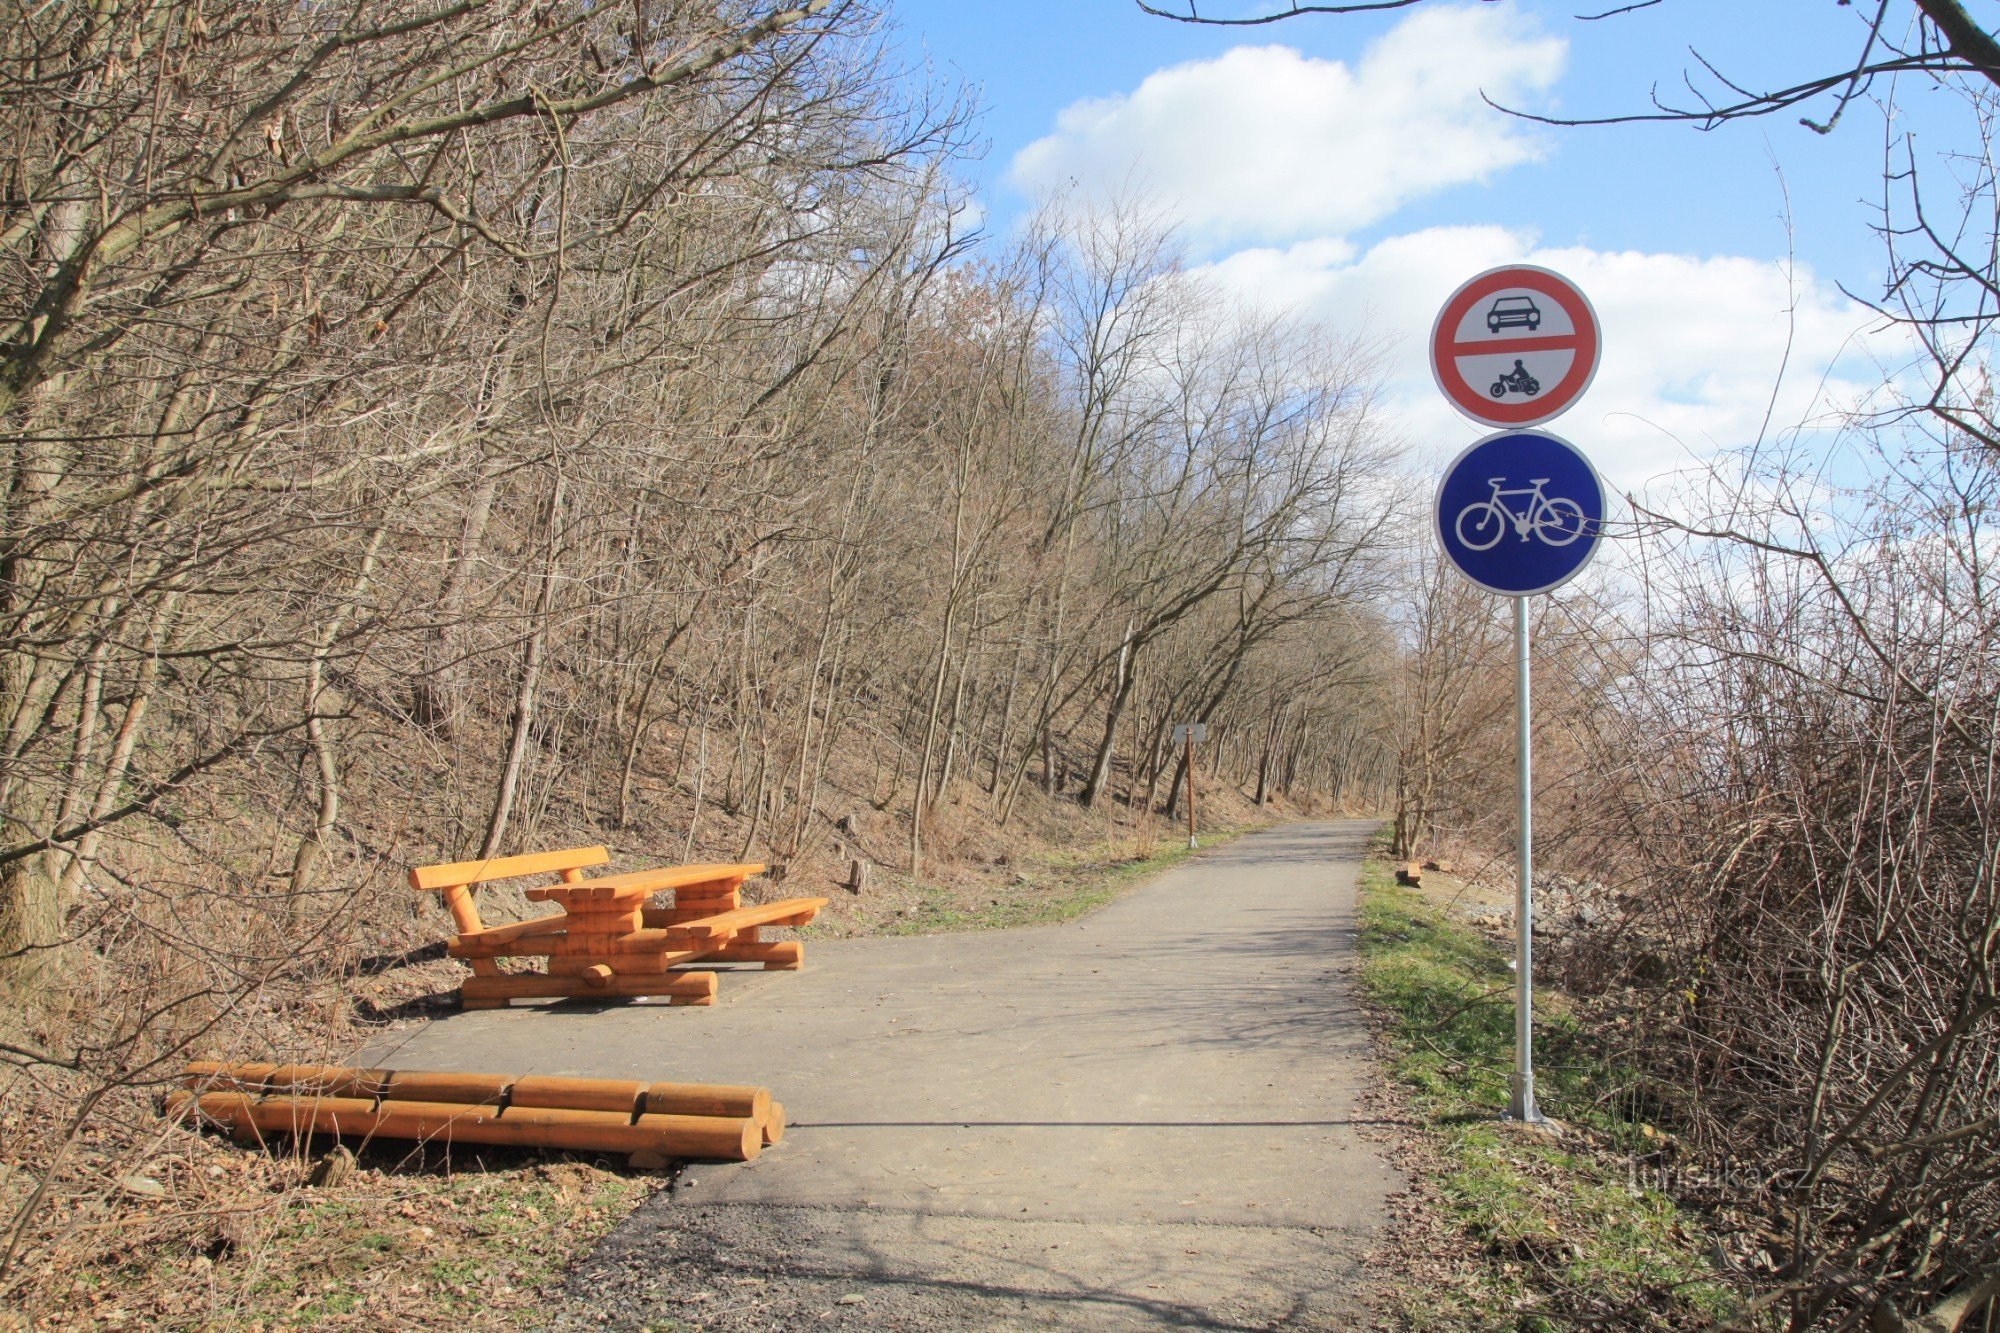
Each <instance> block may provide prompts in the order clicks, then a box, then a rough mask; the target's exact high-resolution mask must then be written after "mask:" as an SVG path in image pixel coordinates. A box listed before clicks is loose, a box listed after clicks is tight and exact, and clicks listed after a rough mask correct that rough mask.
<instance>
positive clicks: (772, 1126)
mask: <svg viewBox="0 0 2000 1333" xmlns="http://www.w3.org/2000/svg"><path fill="white" fill-rule="evenodd" d="M763 1124H764V1146H765V1147H766V1148H768V1147H770V1146H771V1145H773V1144H775V1143H776V1142H778V1140H780V1139H782V1138H784V1137H785V1104H784V1103H783V1102H772V1103H771V1113H770V1114H769V1115H767V1116H765V1117H764V1121H763Z"/></svg>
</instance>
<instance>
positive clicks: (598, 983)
mask: <svg viewBox="0 0 2000 1333" xmlns="http://www.w3.org/2000/svg"><path fill="white" fill-rule="evenodd" d="M577 975H578V976H580V977H582V978H583V984H584V985H586V986H589V987H591V988H593V989H595V990H603V989H604V988H605V987H606V986H609V985H610V984H611V968H610V967H609V966H608V965H606V964H604V963H592V964H591V965H590V966H589V967H586V968H584V969H583V971H581V972H579V973H577Z"/></svg>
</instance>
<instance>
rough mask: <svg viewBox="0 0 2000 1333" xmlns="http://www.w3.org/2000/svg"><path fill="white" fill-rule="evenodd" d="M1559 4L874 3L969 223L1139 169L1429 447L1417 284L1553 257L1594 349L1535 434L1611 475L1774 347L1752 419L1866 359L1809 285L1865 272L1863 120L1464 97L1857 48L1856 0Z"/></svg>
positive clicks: (1701, 418)
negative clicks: (1370, 366)
mask: <svg viewBox="0 0 2000 1333" xmlns="http://www.w3.org/2000/svg"><path fill="white" fill-rule="evenodd" d="M1227 3H1229V0H1209V4H1208V5H1207V6H1205V8H1207V9H1209V10H1211V11H1212V12H1226V11H1223V10H1221V9H1220V8H1219V7H1220V6H1222V5H1225V4H1227ZM1241 8H1242V9H1244V10H1247V9H1249V8H1250V6H1249V5H1248V4H1247V3H1246V4H1244V5H1242V6H1241ZM1584 8H1586V6H1584V5H1582V4H1581V3H1580V2H1579V0H1570V3H1566V4H1551V3H1543V2H1542V0H1499V2H1498V3H1481V2H1479V0H1459V3H1437V2H1435V0H1434V2H1433V3H1429V4H1424V5H1420V6H1416V7H1414V8H1411V9H1406V10H1401V11H1390V12H1387V13H1383V14H1375V15H1356V16H1343V17H1314V16H1306V17H1301V18H1295V19H1291V20H1288V21H1286V22H1282V23H1277V24H1270V25H1264V26H1261V27H1252V28H1207V27H1192V26H1188V25H1183V24H1176V23H1171V22H1168V21H1165V20H1162V19H1157V18H1151V17H1148V16H1146V15H1144V14H1142V13H1141V12H1140V11H1139V10H1138V8H1137V7H1136V6H1135V5H1133V4H1131V3H1130V0H1070V2H1069V3H1056V2H1055V0H1006V2H1005V3H969V2H968V0H897V2H896V3H895V4H894V8H893V11H892V12H893V14H894V17H895V22H896V24H897V26H898V28H899V33H900V35H899V38H898V41H899V45H900V46H901V48H902V51H903V54H904V55H905V57H906V58H907V59H910V60H913V61H917V60H928V61H929V62H930V63H931V64H932V65H933V67H934V68H935V70H936V72H937V73H938V74H940V75H943V76H945V77H955V78H958V79H960V80H962V81H964V82H965V83H967V84H968V85H971V86H972V87H974V88H975V89H976V90H977V92H978V96H979V100H980V104H981V106H982V118H981V122H980V129H981V132H982V134H983V135H984V137H985V138H986V139H987V140H988V141H989V142H990V150H989V151H988V153H987V154H986V156H985V157H984V158H983V159H982V160H981V161H979V162H977V163H975V164H972V165H971V166H970V167H969V168H968V173H969V175H970V176H971V179H972V181H973V183H974V184H975V186H976V188H977V191H978V196H979V200H980V203H981V205H982V207H983V208H984V209H985V210H986V213H987V216H988V225H989V228H990V229H991V230H992V232H993V233H994V234H995V236H996V237H1004V236H1005V235H1006V234H1007V233H1008V231H1009V229H1010V227H1011V226H1012V225H1013V224H1014V223H1015V221H1016V220H1017V219H1018V217H1019V216H1020V215H1021V214H1022V213H1023V212H1024V211H1025V210H1026V209H1027V208H1028V207H1029V206H1030V204H1031V202H1032V196H1033V195H1034V194H1035V193H1036V192H1037V191H1039V190H1046V189H1049V188H1052V187H1055V188H1060V187H1063V186H1065V185H1068V184H1069V183H1071V182H1074V186H1073V188H1076V189H1078V190H1081V191H1083V192H1084V193H1085V194H1086V195H1088V194H1090V193H1091V192H1092V191H1093V190H1097V189H1100V188H1104V187H1108V186H1112V185H1116V184H1117V182H1118V180H1120V179H1132V178H1134V177H1136V178H1139V179H1142V180H1143V181H1145V182H1146V183H1147V185H1148V186H1149V187H1151V188H1153V189H1155V190H1156V192H1157V193H1158V195H1159V197H1160V198H1161V200H1162V206H1163V207H1164V208H1166V209H1167V211H1169V212H1170V213H1173V214H1175V215H1176V216H1178V217H1179V218H1180V219H1182V220H1183V222H1184V224H1185V235H1186V238H1187V240H1188V242H1189V246H1190V250H1191V256H1192V258H1194V259H1195V260H1196V261H1198V262H1202V263H1205V264H1207V265H1209V266H1211V267H1212V268H1213V270H1214V272H1215V273H1216V275H1217V276H1218V278H1219V279H1220V280H1222V281H1224V282H1225V283H1226V284H1227V285H1229V286H1231V287H1232V288H1233V289H1234V290H1235V291H1236V292H1237V293H1238V294H1239V295H1240V296H1241V297H1242V298H1243V299H1244V300H1246V301H1249V302H1252V303H1257V304H1284V305H1287V306H1290V307H1294V308H1298V309H1299V310H1300V311H1301V313H1303V314H1305V315H1307V316H1309V317H1312V318H1316V319H1319V320H1322V321H1324V322H1325V323H1327V324H1328V325H1330V326H1334V327H1336V328H1339V329H1342V330H1344V331H1348V332H1354V331H1366V332H1371V333H1376V334H1379V335H1380V336H1381V337H1383V338H1384V339H1386V340H1387V341H1388V342H1389V343H1390V344H1391V345H1392V351H1391V353H1390V355H1389V356H1388V359H1387V366H1386V370H1385V375H1386V378H1387V381H1388V386H1389V400H1390V406H1391V409H1392V410H1393V411H1394V412H1395V413H1396V414H1397V418H1398V426H1399V429H1400V430H1401V431H1402V432H1403V433H1404V435H1405V436H1406V438H1407V439H1408V441H1409V443H1410V445H1411V448H1412V451H1413V452H1415V453H1419V454H1425V455H1428V454H1432V453H1435V454H1437V455H1440V456H1448V455H1449V453H1451V452H1455V451H1456V449H1457V448H1458V447H1460V446H1462V445H1463V444H1464V443H1465V442H1466V441H1467V440H1469V439H1471V438H1473V436H1474V435H1475V434H1476V433H1477V431H1476V428H1474V427H1472V426H1470V425H1469V424H1466V423H1463V422H1462V421H1461V420H1460V419H1459V418H1457V417H1456V416H1455V415H1453V414H1452V413H1450V412H1449V411H1448V410H1446V409H1444V408H1443V406H1442V404H1441V402H1439V401H1438V400H1437V395H1436V393H1435V390H1434V389H1431V388H1430V387H1429V385H1428V376H1427V374H1425V373H1423V365H1422V355H1421V347H1420V344H1421V332H1422V330H1423V328H1426V327H1427V326H1428V321H1429V319H1430V317H1431V315H1432V314H1434V312H1435V310H1436V308H1437V306H1438V304H1439V302H1440V301H1441V299H1442V297H1443V296H1444V295H1445V294H1446V293H1447V292H1448V291H1449V290H1450V289H1451V288H1452V287H1453V286H1455V285H1456V284H1457V282H1458V281H1459V280H1461V279H1463V278H1465V277H1469V276H1471V274H1472V273H1473V272H1475V271H1477V270H1478V269H1480V268H1484V267H1488V266H1490V264H1493V263H1500V262H1509V261H1515V260H1528V261H1531V262H1537V263H1543V264H1546V265H1547V266H1549V267H1552V268H1556V269H1558V270H1559V271H1563V272H1566V273H1568V274H1569V275H1570V276H1572V277H1573V278H1575V279H1576V280H1577V281H1578V282H1580V283H1581V284H1582V285H1583V286H1584V289H1585V290H1586V291H1587V292H1588V293H1589V294H1590V295H1591V297H1592V299H1593V301H1594V302H1595V303H1596V304H1597V306H1598V309H1599V311H1600V314H1602V315H1603V317H1604V322H1605V325H1606V334H1607V338H1606V347H1605V369H1604V372H1602V373H1601V374H1600V376H1599V380H1598V382H1597V384H1596V385H1595V386H1593V388H1592V390H1591V393H1590V395H1589V396H1587V397H1586V399H1585V400H1584V402H1583V403H1582V404H1580V405H1579V407H1578V408H1577V409H1575V410H1574V411H1573V412H1572V413H1570V414H1569V415H1568V416H1566V417H1565V418H1563V420H1562V421H1561V422H1559V423H1557V424H1556V427H1555V428H1556V429H1558V430H1562V431H1563V432H1564V433H1566V434H1570V435H1571V436H1572V438H1575V439H1577V441H1578V442H1579V443H1580V444H1584V445H1585V446H1586V447H1588V448H1592V449H1593V452H1594V453H1597V454H1599V456H1600V461H1601V463H1602V464H1603V465H1604V467H1605V470H1606V472H1607V475H1608V476H1609V477H1611V478H1612V479H1613V480H1614V482H1616V483H1618V484H1621V485H1632V484H1637V483H1639V482H1642V481H1644V480H1645V479H1646V478H1648V477H1653V476H1657V475H1659V474H1660V473H1662V472H1667V471H1671V470H1674V469H1675V468H1678V467H1682V466H1685V465H1686V464H1688V463H1689V462H1691V461H1698V460H1700V459H1702V458H1704V457H1708V456H1710V455H1712V454H1713V453H1714V452H1715V451H1716V450H1718V449H1721V448H1725V447H1728V446H1730V445H1735V444H1741V443H1744V442H1746V441H1747V439H1749V438H1751V437H1754V436H1755V435H1756V434H1757V432H1758V430H1759V429H1760V428H1761V426H1762V422H1763V420H1764V416H1765V413H1766V411H1767V409H1768V408H1770V406H1771V399H1772V392H1773V385H1774V383H1776V382H1777V380H1778V376H1779V367H1780V365H1781V364H1783V363H1785V362H1786V360H1787V355H1786V354H1787V350H1788V349H1789V352H1790V369H1789V371H1788V372H1787V374H1786V377H1785V381H1784V388H1783V389H1782V390H1780V392H1779V394H1778V401H1777V404H1776V407H1777V415H1776V420H1777V423H1778V425H1779V426H1781V427H1784V426H1793V425H1797V424H1799V423H1802V422H1811V421H1819V422H1824V421H1825V420H1827V419H1828V413H1829V409H1830V408H1831V407H1833V406H1837V405H1838V404H1840V403H1843V402H1846V401H1849V400H1851V399H1852V398H1853V397H1855V396H1857V395H1859V394H1861V393H1863V392H1865V390H1866V388H1867V386H1868V384H1869V382H1870V380H1871V379H1879V373H1878V372H1877V371H1876V368H1875V364H1874V362H1873V361H1871V359H1870V357H1871V355H1872V356H1873V357H1875V358H1880V357H1882V356H1884V355H1885V352H1884V350H1883V347H1882V345H1881V340H1880V339H1879V338H1876V339H1874V340H1873V342H1872V343H1871V341H1870V340H1869V339H1867V338H1863V339H1861V340H1859V341H1857V340H1856V337H1855V334H1856V330H1858V329H1860V328H1862V327H1863V325H1864V324H1866V323H1867V320H1866V317H1865V312H1862V311H1860V310H1859V309H1858V308H1856V307H1853V306H1851V305H1850V304H1848V303H1847V302H1846V301H1845V300H1844V299H1843V298H1842V297H1841V296H1840V295H1839V293H1838V291H1837V290H1836V286H1835V284H1837V283H1844V284H1845V285H1847V286H1848V287H1849V288H1850V289H1852V290H1855V291H1859V292H1863V293H1869V292H1872V291H1874V290H1875V289H1876V288H1877V287H1878V286H1879V283H1880V273H1881V268H1882V263H1881V254H1880V249H1879V246H1878V244H1877V242H1876V240H1875V238H1874V237H1873V235H1872V234H1871V233H1870V231H1869V224H1870V222H1871V221H1872V218H1873V214H1872V212H1871V209H1870V205H1871V204H1872V203H1873V202H1874V200H1875V199H1877V198H1878V197H1879V194H1880V189H1881V184H1880V167H1881V163H1882V157H1883V140H1884V133H1883V125H1882V119H1881V116H1880V115H1879V113H1877V112H1876V111H1875V110H1874V109H1873V108H1872V107H1868V106H1856V107H1855V108H1853V109H1851V110H1850V111H1849V113H1848V117H1847V119H1846V120H1845V121H1844V122H1843V124H1842V125H1841V126H1840V127H1839V128H1838V129H1837V130H1836V132H1835V133H1834V134H1832V135H1829V136H1821V135H1818V134H1815V133H1813V132H1812V131H1810V130H1808V129H1806V128H1804V127H1803V126H1801V125H1799V124H1798V118H1797V115H1796V114H1779V115H1775V116H1771V117H1767V118H1762V119H1757V120H1751V121H1743V122H1737V123H1734V124H1730V125H1726V126H1724V127H1722V128H1721V129H1719V130H1716V131H1714V132H1711V133H1702V132H1699V131H1697V130H1695V129H1693V128H1691V127H1688V126H1685V125H1627V126H1616V127H1593V128H1577V129H1560V128H1541V127H1536V126H1531V125H1527V124H1524V123H1522V122H1519V121H1514V120H1509V119H1507V118H1504V117H1501V116H1498V115H1497V114H1495V113H1493V112H1491V111H1490V110H1488V109H1487V108H1485V107H1484V106H1483V105H1481V104H1480V103H1479V102H1478V93H1479V91H1480V90H1484V91H1487V92H1489V93H1494V94H1497V95H1498V96H1499V97H1500V98H1501V99H1502V100H1504V101H1506V102H1508V103H1509V104H1511V105H1519V106H1521V107H1523V108H1524V109H1527V110H1532V111H1537V112H1542V113H1548V114H1557V115H1577V116H1582V115H1590V114H1606V113H1619V112H1625V111H1634V110H1641V109H1643V108H1644V107H1645V105H1646V101H1647V96H1648V91H1649V89H1650V88H1651V86H1652V85H1654V84H1655V83H1657V84H1658V85H1660V87H1661V88H1662V90H1663V91H1664V92H1672V91H1674V90H1676V89H1677V87H1678V83H1679V80H1680V79H1681V76H1682V73H1683V71H1684V70H1687V69H1690V68H1692V67H1693V66H1694V61H1693V58H1692V57H1691V56H1690V55H1689V54H1688V48H1689V46H1690V45H1692V46H1694V47H1696V48H1697V49H1699V51H1700V52H1701V54H1702V55H1704V56H1706V57H1708V58H1709V59H1710V60H1711V61H1713V62H1714V63H1715V64H1716V65H1717V66H1718V67H1719V68H1720V69H1721V70H1722V71H1723V72H1724V73H1726V74H1728V75H1730V76H1732V77H1735V78H1737V79H1739V80H1740V81H1742V82H1744V83H1747V84H1751V85H1757V86H1773V85H1781V84H1784V83H1788V82H1791V81H1793V80H1795V79H1797V78H1802V77H1805V76H1807V75H1811V74H1816V73H1820V72H1823V71H1826V70H1829V69H1834V68H1839V67H1841V65H1842V62H1852V61H1853V59H1854V58H1855V56H1856V54H1857V53H1858V50H1859V41H1860V32H1861V30H1860V24H1859V22H1858V20H1857V18H1856V15H1855V10H1854V9H1853V8H1852V7H1843V6H1839V5H1836V4H1835V3H1833V0H1754V3H1746V2H1745V0H1733V2H1725V0H1670V3H1667V4H1662V5H1657V6H1654V7H1652V8H1649V9H1645V10H1641V11H1638V12H1635V13H1632V14H1629V15H1625V16H1622V17H1619V18H1615V19H1609V20H1605V21H1602V22H1597V23H1578V22H1575V21H1574V20H1573V18H1572V15H1573V14H1574V13H1576V12H1578V11H1579V10H1580V9H1584ZM1910 94H1911V95H1910V96H1909V99H1908V100H1909V101H1910V102H1911V111H1910V112H1907V113H1906V115H1905V119H1904V121H1903V122H1902V123H1903V125H1904V126H1905V127H1911V126H1914V127H1916V128H1918V129H1920V130H1923V131H1925V132H1926V142H1935V139H1936V134H1935V133H1931V131H1937V130H1939V129H1940V128H1941V127H1942V126H1943V125H1949V124H1951V123H1952V118H1955V117H1956V115H1957V112H1956V109H1955V108H1951V109H1950V110H1951V111H1952V117H1951V118H1948V117H1944V116H1940V117H1939V118H1938V119H1939V121H1940V125H1939V126H1926V125H1923V124H1922V118H1923V116H1924V115H1926V114H1927V113H1928V112H1929V107H1930V105H1931V104H1933V103H1935V102H1936V101H1937V100H1938V99H1937V95H1935V94H1931V93H1928V92H1923V93H1919V92H1916V91H1915V90H1910ZM1926 99H1929V101H1927V100H1926ZM1829 109H1830V105H1827V106H1822V107H1820V108H1817V109H1816V110H1817V114H1819V115H1822V116H1823V115H1824V114H1825V113H1826V111H1827V110H1829ZM1941 109H1944V108H1941ZM1787 196H1789V200H1788V198H1787ZM1788 208H1789V215H1790V221H1791V230H1792V235H1791V237H1790V239H1789V241H1788V237H1787V225H1786V215H1787V209H1788ZM1788 244H1789V245H1790V246H1792V247H1794V248H1795V251H1796V256H1797V264H1796V265H1795V266H1790V267H1788V266H1787V265H1786V263H1785V262H1784V261H1785V258H1786V254H1787V248H1788Z"/></svg>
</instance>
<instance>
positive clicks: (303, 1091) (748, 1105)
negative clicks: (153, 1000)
mask: <svg viewBox="0 0 2000 1333" xmlns="http://www.w3.org/2000/svg"><path fill="white" fill-rule="evenodd" d="M181 1082H182V1083H183V1085H185V1087H186V1088H187V1091H184V1092H174V1093H171V1094H169V1095H168V1098H167V1108H166V1109H167V1114H168V1115H169V1116H172V1117H174V1118H176V1119H180V1118H190V1119H194V1120H198V1121H201V1122H204V1123H207V1124H211V1125H216V1126H219V1127H221V1128H224V1129H227V1130H229V1131H230V1132H231V1133H232V1134H234V1135H235V1136H236V1137H237V1138H238V1139H239V1140H243V1141H246V1142H261V1141H262V1139H263V1137H264V1136H265V1135H266V1134H291V1135H297V1136H301V1137H303V1136H305V1135H309V1134H326V1135H330V1136H333V1137H337V1138H345V1139H362V1140H367V1139H373V1138H393V1139H415V1140H417V1141H418V1142H420V1143H444V1144H458V1143H491V1144H506V1145H509V1146H514V1147H540V1148H564V1149H569V1150H571V1151H576V1152H596V1153H618V1154H623V1155H626V1156H628V1157H629V1158H630V1159H631V1164H632V1165H633V1166H635V1167H641V1168H647V1169H657V1168H659V1167H662V1166H665V1165H667V1164H668V1163H669V1162H671V1161H674V1160H682V1159H689V1158H700V1159H708V1160H721V1161H727V1162H747V1161H751V1160H753V1159H754V1158H755V1157H756V1156H757V1154H758V1153H759V1152H761V1151H763V1149H764V1148H765V1147H766V1146H767V1145H769V1144H774V1143H776V1142H778V1140H779V1139H781V1138H782V1137H784V1133H785V1108H784V1107H783V1106H782V1105H780V1104H779V1103H777V1102H774V1101H772V1100H771V1094H770V1092H769V1091H767V1090H766V1089H764V1088H755V1087H732V1086H725V1085H719V1084H706V1083H644V1082H640V1081H638V1080H633V1079H602V1078H555V1077H550V1076H546V1075H541V1074H521V1075H515V1074H458V1073H446V1072H441V1071H437V1070H423V1069H350V1068H347V1067H345V1066H341V1065H276V1064H261V1063H252V1064H221V1063H217V1062H214V1061H208V1060H198V1061H196V1062H194V1063H192V1064H190V1065H189V1066H188V1067H187V1069H186V1071H185V1072H184V1073H183V1074H182V1076H181Z"/></svg>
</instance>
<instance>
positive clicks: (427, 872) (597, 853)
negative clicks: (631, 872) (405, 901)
mask: <svg viewBox="0 0 2000 1333" xmlns="http://www.w3.org/2000/svg"><path fill="white" fill-rule="evenodd" d="M610 859H611V853H610V851H608V850H607V849H605V848H603V847H572V848H569V849H568V850H566V851H560V852H529V853H527V854H526V855H524V856H496V857H494V858H492V859H491V860H486V861H454V862H452V863H450V864H448V865H435V866H417V867H415V868H414V869H412V870H411V871H410V887H411V888H412V889H417V890H423V889H444V888H463V887H464V886H466V885H468V884H484V883H485V882H486V881H488V880H493V879H513V878H514V877H516V876H517V875H540V874H544V873H546V872H548V871H551V870H574V869H576V868H578V867H580V866H601V865H603V864H604V863H605V862H607V861H609V860H610Z"/></svg>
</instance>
